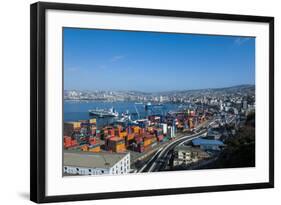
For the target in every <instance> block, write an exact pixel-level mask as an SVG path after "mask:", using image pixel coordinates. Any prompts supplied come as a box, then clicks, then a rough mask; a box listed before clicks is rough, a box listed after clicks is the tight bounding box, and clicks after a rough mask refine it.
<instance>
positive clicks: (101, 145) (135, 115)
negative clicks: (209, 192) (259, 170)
mask: <svg viewBox="0 0 281 205" xmlns="http://www.w3.org/2000/svg"><path fill="white" fill-rule="evenodd" d="M64 101H65V102H71V103H81V102H82V103H92V102H100V104H101V105H102V104H103V103H104V104H105V103H113V102H114V103H116V102H118V103H121V105H123V104H122V103H127V104H130V105H132V107H134V108H135V111H131V110H130V111H128V110H127V111H126V110H120V108H117V107H116V108H114V107H112V108H111V109H106V108H102V107H99V108H95V107H93V108H92V109H91V110H87V111H86V112H88V113H87V115H88V118H87V119H78V120H70V121H68V120H65V121H64V126H63V146H64V152H63V159H64V164H63V174H64V176H72V175H104V174H110V175H116V174H128V173H144V172H145V173H147V172H159V171H177V170H196V169H216V168H233V167H253V166H255V85H239V86H233V87H227V88H213V89H200V90H181V91H169V92H139V91H85V90H84V91H82V90H65V91H64ZM127 104H124V105H127ZM136 105H138V106H139V107H140V108H141V109H142V110H139V109H137V106H136ZM171 107H172V108H171Z"/></svg>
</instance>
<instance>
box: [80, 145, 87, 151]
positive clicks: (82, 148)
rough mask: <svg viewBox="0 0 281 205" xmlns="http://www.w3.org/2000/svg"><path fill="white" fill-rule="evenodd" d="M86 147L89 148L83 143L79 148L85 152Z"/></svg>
mask: <svg viewBox="0 0 281 205" xmlns="http://www.w3.org/2000/svg"><path fill="white" fill-rule="evenodd" d="M88 148H89V147H88V145H83V146H81V147H80V149H81V150H82V151H84V152H87V151H88Z"/></svg>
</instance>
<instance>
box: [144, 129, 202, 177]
mask: <svg viewBox="0 0 281 205" xmlns="http://www.w3.org/2000/svg"><path fill="white" fill-rule="evenodd" d="M205 133H207V130H206V129H204V130H202V131H201V132H199V133H196V134H193V135H187V136H184V137H181V138H179V139H176V140H175V141H172V142H171V143H169V144H168V145H166V146H165V147H163V148H160V149H159V150H158V151H157V152H156V153H155V154H154V155H153V156H152V157H151V158H150V160H149V161H148V162H147V163H146V164H145V165H144V166H143V167H142V168H141V169H140V170H139V171H138V172H156V171H159V170H161V169H163V168H165V167H166V165H167V163H168V161H169V159H170V157H171V155H172V151H173V149H174V148H175V147H176V146H178V145H179V144H181V143H182V142H187V141H190V140H192V139H195V138H198V137H200V136H202V135H204V134H205Z"/></svg>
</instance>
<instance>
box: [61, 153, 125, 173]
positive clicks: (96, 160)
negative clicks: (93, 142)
mask: <svg viewBox="0 0 281 205" xmlns="http://www.w3.org/2000/svg"><path fill="white" fill-rule="evenodd" d="M63 155H64V159H63V160H64V165H63V172H64V174H69V175H102V174H112V175H117V174H127V173H129V171H130V153H124V154H116V153H114V154H112V153H93V152H79V151H64V154H63Z"/></svg>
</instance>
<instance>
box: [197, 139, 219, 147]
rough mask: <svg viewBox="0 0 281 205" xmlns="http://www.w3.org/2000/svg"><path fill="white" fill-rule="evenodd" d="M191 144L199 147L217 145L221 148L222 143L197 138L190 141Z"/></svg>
mask: <svg viewBox="0 0 281 205" xmlns="http://www.w3.org/2000/svg"><path fill="white" fill-rule="evenodd" d="M192 144H193V145H195V146H200V145H219V146H223V145H224V144H223V142H222V141H220V140H209V139H202V138H197V139H194V140H192Z"/></svg>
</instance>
